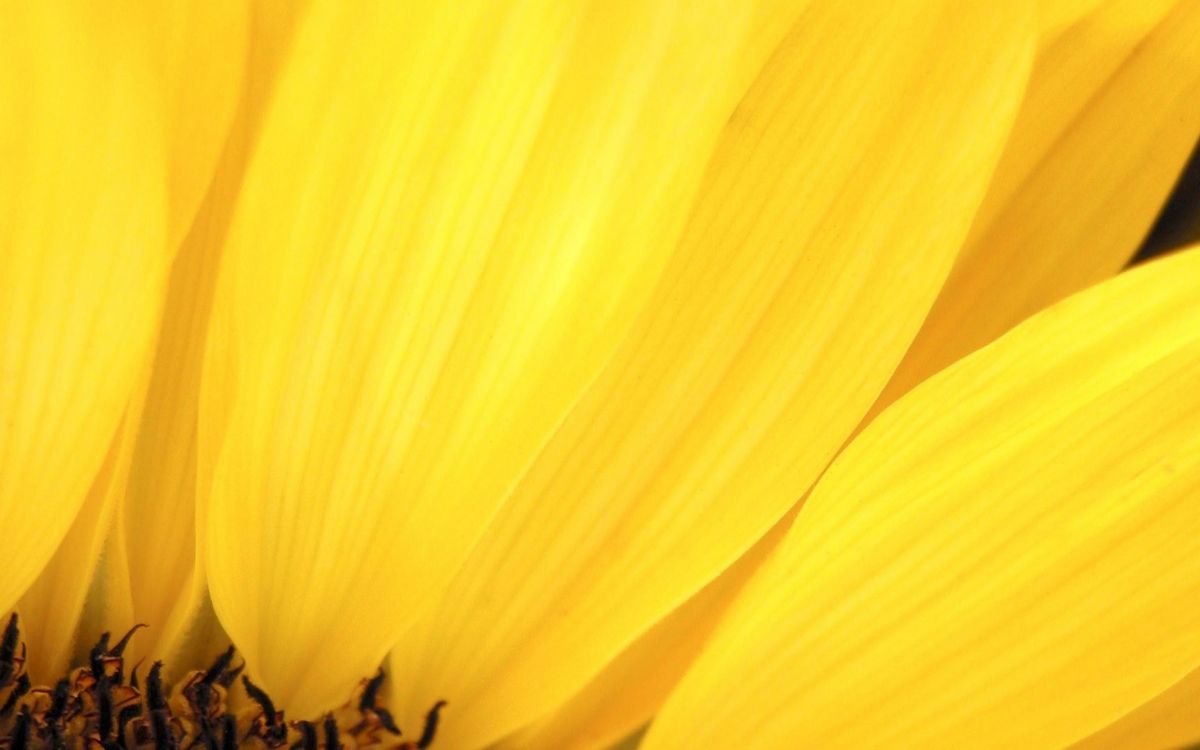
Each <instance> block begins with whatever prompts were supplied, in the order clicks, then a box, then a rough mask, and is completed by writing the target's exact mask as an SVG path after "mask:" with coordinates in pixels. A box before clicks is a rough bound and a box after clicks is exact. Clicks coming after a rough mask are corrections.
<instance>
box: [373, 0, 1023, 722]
mask: <svg viewBox="0 0 1200 750" xmlns="http://www.w3.org/2000/svg"><path fill="white" fill-rule="evenodd" d="M871 8H872V10H873V11H874V12H872V13H863V12H862V8H857V7H856V8H849V7H847V6H846V5H845V4H844V3H840V2H814V3H811V4H809V5H808V6H807V7H806V9H805V11H804V12H803V13H802V14H801V15H800V16H799V17H798V18H797V20H796V21H795V24H794V26H792V28H791V30H790V32H789V34H788V37H787V38H786V39H785V41H784V42H783V44H782V45H781V46H780V48H779V50H778V51H777V53H776V55H775V56H774V57H773V58H772V59H771V60H770V62H769V63H768V65H767V66H766V67H765V68H764V70H763V73H762V74H761V75H760V77H759V79H758V80H757V81H756V83H755V85H754V87H753V88H752V89H751V91H750V92H749V94H748V95H747V97H746V98H745V99H744V100H743V102H742V104H741V105H740V107H739V110H738V112H737V113H736V115H735V117H734V119H733V121H732V122H731V124H730V126H729V128H728V129H727V130H726V133H725V136H724V138H723V140H722V143H721V145H720V146H719V148H718V150H717V153H716V154H715V156H714V158H713V160H712V162H711V164H710V167H709V172H708V175H707V177H706V182H705V185H704V189H703V191H702V194H701V196H700V198H699V200H698V203H697V205H696V207H695V209H694V210H693V213H692V216H691V218H690V220H689V224H688V228H687V230H686V231H685V233H684V236H683V238H682V240H681V242H680V245H679V247H678V249H677V250H676V252H675V254H674V255H673V257H672V258H671V263H670V265H669V266H668V267H667V270H666V271H665V273H664V274H663V277H662V280H661V281H660V283H659V286H658V288H657V289H656V291H655V293H654V295H653V297H652V303H651V304H650V305H649V306H648V307H647V309H646V310H645V311H644V313H643V314H642V315H641V316H640V317H639V318H638V320H637V321H636V322H635V324H634V327H633V329H632V331H631V332H630V334H629V335H628V336H627V337H626V339H625V341H624V342H623V343H622V344H621V346H620V348H618V350H617V351H616V352H615V354H614V355H613V357H612V358H611V361H610V362H609V363H608V365H607V367H606V368H605V370H604V372H603V373H602V374H601V375H600V377H599V378H598V379H597V381H596V382H595V383H594V384H593V385H592V386H591V388H590V389H589V390H588V392H587V394H586V395H585V396H584V398H583V399H582V400H581V401H580V402H579V403H578V404H576V405H575V407H574V409H573V410H572V412H571V413H570V414H569V415H568V416H567V418H566V420H565V421H564V422H563V424H562V425H561V426H560V427H559V428H558V430H557V432H556V433H555V434H554V437H553V439H552V440H551V441H550V442H549V443H548V444H547V446H546V447H545V448H544V449H543V450H542V451H541V453H540V454H539V455H538V457H537V459H536V461H535V462H534V463H533V465H532V466H531V467H530V468H529V469H528V470H527V471H526V473H525V475H524V476H523V477H522V478H521V481H520V483H519V484H518V485H517V486H516V487H515V488H514V490H513V492H512V495H511V496H510V497H509V498H508V500H507V501H506V504H505V505H504V507H503V509H502V510H501V512H500V514H499V515H498V516H497V518H496V519H495V521H494V522H493V523H492V525H491V526H490V527H489V529H488V532H487V535H486V536H485V537H484V538H483V539H482V540H481V542H480V544H479V545H478V546H477V547H476V549H475V550H474V551H473V553H472V556H471V557H470V558H469V559H468V561H467V562H466V564H465V565H464V567H463V569H462V571H461V573H460V574H459V575H458V577H457V578H456V579H455V580H454V582H453V583H452V584H451V585H450V587H449V590H448V592H447V594H446V596H445V599H444V601H443V602H442V603H441V604H440V607H439V609H438V610H437V613H436V615H435V617H434V624H433V625H432V626H430V627H428V628H426V630H425V631H424V632H423V633H412V634H408V635H406V636H405V637H404V638H402V639H401V641H400V643H399V644H398V645H397V647H396V649H395V650H394V652H393V657H392V665H393V673H394V684H395V685H396V692H397V705H398V708H399V710H400V712H401V714H402V715H403V716H404V717H405V720H406V721H407V722H408V723H410V724H411V723H412V722H413V721H414V720H416V717H418V716H419V714H420V712H421V711H423V710H424V708H425V707H426V706H428V705H429V704H431V703H432V702H433V701H434V700H436V699H438V698H446V699H448V700H450V701H452V703H453V706H454V708H453V710H452V712H451V713H450V714H448V716H452V718H448V719H447V721H446V723H445V729H444V731H445V737H446V741H447V742H448V743H449V744H450V745H452V746H458V745H462V746H471V745H477V744H480V743H481V742H484V741H487V740H489V739H495V738H498V737H499V736H502V735H503V734H504V733H505V732H507V731H510V730H512V729H515V728H516V727H518V726H520V725H521V724H523V723H525V722H528V721H531V720H534V719H536V718H538V716H539V715H542V714H544V713H545V712H547V711H548V710H549V709H551V708H552V707H553V706H555V705H556V704H557V703H559V702H561V701H563V700H565V699H566V698H568V697H569V696H570V695H571V694H572V693H573V692H574V691H575V690H577V689H579V688H581V687H582V686H583V685H584V683H585V682H586V681H587V680H588V679H590V678H591V677H592V676H593V675H595V674H596V673H597V672H598V671H599V670H600V669H602V668H603V667H604V665H605V664H606V663H607V662H608V661H609V660H610V659H612V658H613V657H615V656H616V655H617V654H618V653H619V652H620V650H621V649H622V648H623V647H624V646H626V645H627V644H629V643H630V642H631V641H632V640H633V639H634V638H636V637H637V636H638V635H639V634H641V633H642V632H644V631H645V630H647V629H648V628H649V627H650V626H651V625H653V623H655V622H656V621H657V620H658V619H659V618H661V617H663V616H665V615H666V614H667V613H668V612H669V611H670V610H671V609H672V608H673V607H675V606H676V605H678V604H679V603H681V602H682V601H684V600H685V599H686V598H687V597H688V596H689V595H691V594H692V593H694V592H695V591H697V590H699V589H700V588H701V587H702V586H703V585H704V584H705V583H706V582H708V581H709V580H711V579H712V578H714V577H715V576H716V575H717V574H718V573H719V572H720V571H721V570H722V569H724V568H725V567H726V566H727V565H729V564H730V563H731V562H732V561H733V560H735V559H736V558H737V557H738V556H739V555H740V554H741V553H742V552H744V551H745V550H746V549H748V548H749V547H750V546H751V545H752V544H753V543H754V542H755V541H756V540H757V539H758V538H760V537H761V536H762V535H763V534H764V533H766V531H767V530H768V529H770V528H771V526H772V524H773V523H774V522H776V521H777V520H778V519H779V518H780V517H781V516H782V515H783V514H784V513H785V512H786V511H787V509H788V508H789V507H790V506H791V505H792V504H793V503H795V502H796V500H797V499H798V498H799V497H800V496H801V495H802V494H803V492H804V490H805V489H806V488H807V486H808V484H809V483H810V482H811V481H813V479H814V478H815V477H816V475H817V474H818V472H819V471H820V470H821V469H822V468H823V467H824V465H825V464H826V462H827V461H828V460H829V459H830V458H831V456H832V455H833V453H834V451H836V449H837V448H838V446H839V444H840V443H841V441H842V440H844V439H845V437H846V435H847V434H848V432H849V430H850V429H851V428H852V427H853V425H854V423H855V422H856V421H857V420H858V419H859V418H860V417H861V416H862V414H863V412H864V411H865V410H866V408H867V407H868V405H869V404H870V402H871V401H872V399H873V398H874V397H875V395H876V394H877V392H878V390H879V388H880V387H881V385H882V383H883V381H884V380H885V379H886V378H887V376H888V375H889V374H890V372H891V369H892V368H893V367H894V365H895V363H896V362H897V360H898V358H899V356H900V354H901V352H902V351H903V350H904V348H905V346H906V345H907V342H908V341H909V340H910V337H911V336H912V335H913V333H914V331H915V329H916V327H917V326H918V325H919V322H920V320H921V318H922V317H923V314H924V312H925V310H926V309H927V305H928V304H929V302H930V301H931V299H932V296H933V295H934V294H935V293H936V289H937V286H938V284H939V283H940V281H941V279H942V278H943V274H944V273H945V272H946V270H947V268H948V266H949V263H950V262H951V259H952V257H953V254H954V252H955V250H956V249H957V247H958V243H959V241H960V240H961V238H962V236H963V234H964V233H965V230H966V226H967V224H968V222H969V220H970V216H971V214H972V212H973V211H974V210H975V208H976V206H977V201H978V200H979V198H980V197H981V196H982V190H983V188H984V185H985V183H986V179H987V177H988V175H989V174H990V169H991V167H992V165H993V163H994V162H993V160H994V159H995V158H996V156H997V154H998V151H999V147H1000V144H1001V141H1002V139H1003V137H1004V135H1005V134H1006V132H1007V128H1006V125H1007V122H1006V120H1005V114H1004V113H1005V112H1012V111H1013V109H1014V108H1015V104H1016V102H1017V100H1018V97H1019V94H1020V91H1021V86H1022V84H1023V81H1024V78H1023V76H1024V73H1025V68H1024V62H1025V57H1024V53H1025V52H1026V51H1027V50H1028V47H1029V46H1030V45H1029V42H1030V36H1029V34H1028V30H1027V26H1026V23H1025V20H1026V19H1024V18H1023V16H1022V14H1021V12H1020V10H1021V9H1020V8H1019V7H1018V6H1016V5H1006V6H999V5H991V4H988V5H986V6H976V5H972V6H971V7H970V8H964V7H960V6H959V5H957V4H944V3H938V2H933V3H926V2H913V3H907V2H905V3H880V4H877V5H876V4H872V5H871Z"/></svg>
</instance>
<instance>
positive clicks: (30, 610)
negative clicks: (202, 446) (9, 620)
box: [17, 423, 131, 684]
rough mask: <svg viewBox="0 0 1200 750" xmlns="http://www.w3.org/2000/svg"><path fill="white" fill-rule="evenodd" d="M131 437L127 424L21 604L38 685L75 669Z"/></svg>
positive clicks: (28, 665)
mask: <svg viewBox="0 0 1200 750" xmlns="http://www.w3.org/2000/svg"><path fill="white" fill-rule="evenodd" d="M129 433H130V430H129V429H128V428H127V426H126V425H125V424H124V423H122V425H121V427H120V428H119V429H118V430H117V432H116V434H115V435H114V436H113V440H112V445H111V446H110V448H109V451H108V454H107V456H106V457H105V459H104V463H103V465H102V466H101V468H100V470H99V471H98V472H97V473H96V477H95V479H94V480H93V482H92V486H91V489H90V490H89V491H88V493H87V498H86V499H85V500H84V502H83V505H82V506H81V507H80V509H79V512H78V513H77V514H76V516H75V520H74V521H73V522H72V523H71V527H70V529H68V531H67V534H66V536H65V537H63V540H62V543H60V544H59V545H58V549H57V550H56V551H55V553H54V556H53V557H52V558H50V562H48V563H47V564H46V567H45V568H43V569H42V571H41V573H40V574H39V575H38V577H37V580H35V581H34V582H33V585H32V586H30V587H29V589H28V590H26V591H25V593H24V595H23V596H22V597H21V601H20V603H19V604H18V605H17V610H18V612H19V613H20V616H21V636H22V639H23V640H24V641H25V643H26V644H28V646H29V661H28V662H27V663H26V665H25V666H26V669H27V670H28V671H29V674H30V675H32V676H33V679H34V681H35V683H36V684H49V683H51V682H53V681H54V680H57V679H58V678H59V677H60V676H61V675H63V674H66V672H67V670H68V668H69V667H70V663H71V656H72V649H71V647H72V645H73V643H74V642H75V636H76V631H77V629H78V626H79V620H80V616H81V615H82V613H83V609H84V602H85V600H86V598H87V595H88V589H89V588H90V587H91V583H92V574H93V572H94V571H95V568H96V565H97V563H98V561H99V560H100V554H101V550H102V549H103V547H104V540H105V538H106V537H107V535H108V530H109V523H110V519H111V518H112V510H113V507H114V505H115V502H114V500H115V498H116V497H117V496H118V495H119V490H120V488H122V487H123V486H124V484H123V482H124V473H123V472H122V470H121V467H122V465H125V466H127V465H128V461H127V457H128V452H129V447H130V445H129V444H130V442H131V441H130V439H129ZM123 459H126V460H123Z"/></svg>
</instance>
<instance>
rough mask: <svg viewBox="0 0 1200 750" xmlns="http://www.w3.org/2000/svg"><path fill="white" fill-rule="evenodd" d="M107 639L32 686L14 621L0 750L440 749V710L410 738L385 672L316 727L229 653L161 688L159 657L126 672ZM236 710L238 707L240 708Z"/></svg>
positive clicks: (1, 700)
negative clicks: (281, 704) (392, 704)
mask: <svg viewBox="0 0 1200 750" xmlns="http://www.w3.org/2000/svg"><path fill="white" fill-rule="evenodd" d="M141 627H144V626H142V625H137V626H135V627H134V628H133V629H131V630H130V631H129V632H128V633H126V634H125V635H124V636H123V637H122V638H121V639H120V640H118V641H117V642H116V643H110V639H111V638H110V634H109V633H104V634H103V635H101V636H100V639H99V640H98V641H97V642H96V644H95V645H94V646H93V647H92V649H91V651H90V653H89V656H88V659H87V663H86V664H84V665H83V666H80V667H77V668H75V669H73V670H72V671H71V672H70V673H69V674H68V675H66V676H64V677H63V678H62V679H60V680H58V682H56V683H55V684H54V685H52V686H42V685H37V686H35V685H33V684H32V682H31V680H30V678H29V675H28V673H26V671H25V662H26V648H25V644H24V643H23V642H22V641H21V635H20V627H19V624H18V619H17V616H16V615H15V614H14V615H12V616H11V617H10V618H9V620H8V624H7V625H6V626H5V628H4V632H3V635H0V748H4V750H43V748H44V749H45V750H133V749H134V748H138V749H140V750H241V749H253V750H257V749H260V748H262V749H266V748H271V749H273V748H288V750H357V749H358V748H381V750H423V748H428V747H430V746H432V745H433V741H434V736H435V735H436V734H437V728H438V721H439V718H440V714H441V710H442V708H443V707H444V706H445V705H446V704H445V702H444V701H438V703H437V704H436V705H434V706H433V707H432V708H431V709H430V710H429V712H428V713H427V714H426V716H425V725H424V727H423V728H422V730H421V734H420V736H418V737H416V738H415V739H409V738H407V737H405V736H404V735H403V733H402V732H401V731H400V727H398V726H397V725H396V721H395V719H394V718H393V717H392V715H391V713H389V712H388V710H387V709H386V708H384V707H383V706H381V705H379V697H380V689H381V688H382V687H383V681H384V674H383V671H382V670H380V671H379V672H378V673H377V674H376V675H375V676H374V677H371V678H370V679H365V680H363V681H362V682H361V683H360V684H359V687H358V689H357V690H356V691H355V693H354V695H353V696H351V699H350V700H349V701H347V702H346V703H345V704H343V705H342V706H341V707H339V708H338V709H336V710H334V711H332V712H330V713H328V714H326V715H325V716H324V717H322V718H321V719H319V720H317V721H289V720H288V719H287V718H286V717H285V716H284V712H283V710H281V709H279V708H278V707H276V705H275V702H274V701H273V700H272V699H271V697H270V695H268V694H267V692H266V691H265V690H263V689H262V688H261V687H259V686H258V685H256V684H254V682H252V681H251V680H250V678H249V677H247V676H246V675H244V674H243V671H244V670H245V666H246V665H245V663H244V662H241V663H236V664H235V660H236V659H237V654H236V653H235V651H234V649H233V648H232V647H230V648H229V649H228V650H226V651H224V652H223V653H222V654H220V655H219V656H218V657H217V658H216V659H215V660H214V661H213V662H212V664H210V665H209V666H208V667H207V668H206V669H202V670H193V671H191V672H189V673H187V674H186V675H185V676H184V677H183V678H182V679H180V680H178V681H177V682H175V683H174V684H172V685H167V684H165V683H164V680H163V676H162V670H163V663H162V662H161V661H157V662H154V663H153V664H152V665H151V666H150V668H149V669H148V670H146V672H145V674H144V675H139V674H138V671H139V666H138V665H135V666H134V667H133V669H132V670H130V671H129V672H128V673H126V663H125V657H124V653H125V649H126V647H127V646H128V645H129V642H130V640H131V639H132V638H133V636H134V635H135V634H136V632H137V631H138V629H139V628H141ZM234 706H238V708H234Z"/></svg>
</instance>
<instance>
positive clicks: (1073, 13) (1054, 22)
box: [1035, 0, 1103, 43]
mask: <svg viewBox="0 0 1200 750" xmlns="http://www.w3.org/2000/svg"><path fill="white" fill-rule="evenodd" d="M1101 2H1103V0H1038V2H1037V3H1036V5H1035V7H1036V8H1037V21H1038V31H1039V34H1038V36H1039V37H1040V38H1041V39H1042V40H1043V43H1044V42H1046V41H1049V40H1051V39H1053V38H1054V37H1056V36H1058V34H1059V33H1061V32H1062V30H1063V29H1064V28H1066V27H1068V26H1070V25H1072V24H1074V23H1076V22H1077V21H1079V19H1081V18H1083V17H1084V16H1085V15H1087V14H1088V13H1090V12H1091V11H1092V10H1094V9H1095V8H1096V6H1097V5H1099V4H1100V3H1101Z"/></svg>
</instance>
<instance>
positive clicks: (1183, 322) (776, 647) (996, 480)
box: [646, 251, 1200, 748]
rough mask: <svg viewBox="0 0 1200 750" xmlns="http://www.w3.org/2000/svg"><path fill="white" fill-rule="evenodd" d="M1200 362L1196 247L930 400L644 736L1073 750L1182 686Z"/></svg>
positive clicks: (793, 547) (795, 543) (789, 555)
mask: <svg viewBox="0 0 1200 750" xmlns="http://www.w3.org/2000/svg"><path fill="white" fill-rule="evenodd" d="M1198 376H1200V252H1197V251H1193V252H1190V253H1187V254H1183V255H1180V256H1178V257H1176V258H1172V259H1168V260H1166V261H1160V262H1157V263H1153V264H1150V265H1148V266H1146V267H1144V268H1142V269H1140V270H1137V271H1133V272H1131V273H1129V274H1125V275H1122V276H1119V277H1118V278H1117V279H1115V280H1113V281H1110V282H1108V283H1106V284H1104V285H1102V286H1099V287H1096V288H1094V289H1093V290H1090V291H1088V292H1085V293H1082V294H1080V295H1078V296H1077V297H1074V298H1072V299H1071V300H1069V301H1067V302H1065V303H1063V304H1062V305H1060V306H1057V307H1055V308H1052V309H1051V310H1049V311H1047V312H1045V313H1043V314H1041V315H1039V316H1037V317H1035V318H1033V319H1031V320H1030V321H1028V322H1027V323H1025V324H1024V325H1022V326H1020V327H1019V328H1017V329H1015V330H1014V331H1013V332H1012V333H1010V334H1009V335H1007V336H1005V337H1003V338H1002V339H1000V340H999V341H997V342H995V343H994V344H992V345H991V346H989V347H987V348H985V349H983V350H981V351H980V352H978V353H977V354H975V355H973V356H971V357H968V358H967V359H964V360H962V361H961V362H959V363H958V364H956V365H954V366H952V367H951V368H948V369H947V370H945V371H944V372H943V373H941V374H940V375H938V376H936V377H934V378H932V379H930V380H929V381H927V382H926V383H925V384H923V385H922V386H920V387H918V388H917V389H915V390H914V391H912V392H911V393H910V394H909V395H907V396H905V397H904V398H903V399H901V400H900V401H898V402H897V403H896V404H895V406H893V407H892V408H890V409H888V410H887V411H886V412H884V414H882V415H881V416H880V417H879V419H877V420H876V421H875V422H873V423H872V424H871V425H870V426H869V427H868V428H867V429H866V430H864V431H863V433H862V434H861V435H860V436H859V437H858V438H857V439H856V440H855V441H854V442H853V443H851V445H850V446H849V447H848V448H847V449H846V451H845V452H844V453H842V455H841V456H839V457H838V459H837V460H836V461H835V462H834V464H833V465H832V467H831V468H830V469H829V471H828V472H827V473H826V474H825V476H824V477H823V478H822V480H821V482H820V483H819V484H818V486H817V487H816V488H815V489H814V490H813V493H812V495H811V496H810V498H809V499H808V502H807V503H806V504H805V506H804V507H803V508H802V509H801V511H800V513H799V515H798V516H797V519H796V521H795V523H794V524H793V526H792V528H791V530H790V532H789V533H788V535H787V537H786V538H785V539H784V541H783V542H782V544H781V545H780V547H779V549H778V551H777V552H776V553H775V554H774V555H773V556H772V557H771V559H770V560H768V561H767V563H766V564H764V566H763V568H762V570H761V571H760V573H759V574H758V575H756V576H755V578H754V579H752V580H751V582H750V584H748V585H747V587H746V589H745V590H744V592H743V594H742V597H741V598H740V599H739V600H738V602H737V603H736V604H735V605H734V608H733V611H732V612H731V613H730V615H729V617H728V618H727V619H726V620H725V621H724V622H723V623H722V625H721V627H719V628H718V632H717V633H716V634H715V635H714V637H713V638H712V639H711V640H710V642H709V644H708V646H707V648H706V650H705V652H704V654H703V655H702V656H701V657H700V658H699V659H698V660H697V662H696V663H695V665H694V666H693V668H692V670H691V671H690V672H689V673H688V675H687V676H686V677H685V678H684V680H683V682H682V683H681V684H680V686H679V688H678V689H677V690H676V692H675V693H674V694H673V695H672V696H671V698H670V699H669V700H668V702H667V705H666V706H665V707H664V708H663V711H662V712H661V713H660V714H659V716H658V718H657V720H656V721H655V724H654V725H653V726H652V727H651V730H650V733H649V736H648V738H647V743H646V746H647V747H649V748H661V747H671V748H675V747H699V746H704V745H705V744H712V741H714V740H716V739H718V738H729V737H731V736H736V739H737V744H738V745H739V746H741V747H747V748H760V747H761V748H773V747H808V746H819V747H830V748H835V747H854V748H870V747H914V748H918V747H975V748H993V747H994V748H1011V747H1061V746H1062V745H1064V744H1066V743H1070V742H1072V741H1074V740H1078V739H1080V738H1082V737H1084V736H1086V735H1088V734H1089V733H1091V732H1093V731H1095V730H1097V729H1099V728H1101V727H1103V726H1105V725H1106V724H1107V723H1109V722H1111V721H1113V720H1115V719H1117V718H1119V717H1120V716H1121V715H1123V714H1124V713H1126V712H1128V711H1130V710H1132V709H1133V708H1135V707H1136V706H1138V705H1139V704H1141V703H1143V702H1144V701H1146V700H1148V699H1149V698H1151V697H1153V696H1154V695H1156V694H1158V693H1160V692H1161V691H1163V690H1165V689H1166V688H1168V687H1169V686H1170V685H1171V684H1172V683H1174V682H1175V681H1177V680H1179V679H1180V678H1182V677H1183V676H1184V675H1185V674H1187V673H1188V672H1189V671H1190V670H1192V669H1195V668H1196V667H1197V665H1200V638H1197V637H1196V633H1197V632H1198V628H1200V599H1197V598H1196V597H1195V595H1194V594H1195V590H1196V586H1197V583H1198V582H1200V507H1197V505H1196V503H1195V502H1194V500H1195V497H1196V493H1197V491H1198V490H1200V431H1198V430H1196V427H1195V426H1196V424H1197V419H1198V418H1200V391H1197V389H1196V388H1195V384H1196V380H1197V377H1198ZM730 686H736V689H731V687H730Z"/></svg>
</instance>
